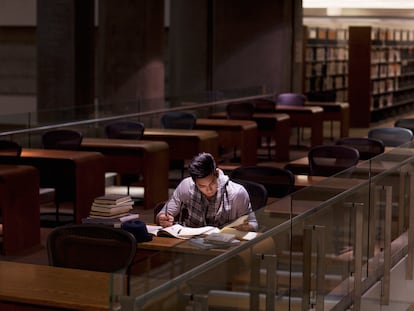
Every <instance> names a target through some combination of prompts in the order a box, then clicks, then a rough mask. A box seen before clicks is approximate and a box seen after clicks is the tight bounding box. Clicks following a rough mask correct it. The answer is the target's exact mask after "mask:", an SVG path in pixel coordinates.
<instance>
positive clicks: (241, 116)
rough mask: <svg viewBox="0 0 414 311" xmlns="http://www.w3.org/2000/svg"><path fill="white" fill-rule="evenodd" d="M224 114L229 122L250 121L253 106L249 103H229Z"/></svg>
mask: <svg viewBox="0 0 414 311" xmlns="http://www.w3.org/2000/svg"><path fill="white" fill-rule="evenodd" d="M226 114H227V119H229V120H251V119H252V118H253V114H254V105H253V104H252V103H251V102H242V103H230V104H227V106H226Z"/></svg>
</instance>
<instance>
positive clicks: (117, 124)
mask: <svg viewBox="0 0 414 311" xmlns="http://www.w3.org/2000/svg"><path fill="white" fill-rule="evenodd" d="M144 130H145V125H144V123H142V122H139V121H129V120H120V121H114V122H111V123H108V124H107V125H106V126H105V134H106V137H108V138H114V139H137V140H139V139H142V136H143V135H144ZM140 178H141V176H139V175H136V174H122V175H120V184H122V185H126V186H127V194H128V195H129V192H130V188H131V185H132V184H133V183H136V182H138V181H139V180H140Z"/></svg>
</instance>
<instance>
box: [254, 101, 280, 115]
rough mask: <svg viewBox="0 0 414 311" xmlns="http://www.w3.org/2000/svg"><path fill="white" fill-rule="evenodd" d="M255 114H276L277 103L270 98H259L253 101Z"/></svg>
mask: <svg viewBox="0 0 414 311" xmlns="http://www.w3.org/2000/svg"><path fill="white" fill-rule="evenodd" d="M251 102H252V104H253V105H254V111H255V112H276V102H275V101H274V100H272V99H268V98H258V99H254V100H252V101H251Z"/></svg>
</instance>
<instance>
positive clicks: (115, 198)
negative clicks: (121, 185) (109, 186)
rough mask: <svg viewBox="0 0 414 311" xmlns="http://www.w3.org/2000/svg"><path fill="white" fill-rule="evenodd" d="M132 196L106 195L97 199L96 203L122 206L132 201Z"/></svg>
mask: <svg viewBox="0 0 414 311" xmlns="http://www.w3.org/2000/svg"><path fill="white" fill-rule="evenodd" d="M131 200H132V199H131V196H129V195H125V194H105V195H102V196H99V197H96V198H95V200H94V203H97V204H112V205H113V204H120V203H123V202H127V201H131Z"/></svg>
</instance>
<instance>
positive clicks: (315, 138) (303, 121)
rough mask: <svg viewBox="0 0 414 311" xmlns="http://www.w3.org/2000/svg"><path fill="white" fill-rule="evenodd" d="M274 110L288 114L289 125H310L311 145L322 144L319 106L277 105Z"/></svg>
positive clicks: (321, 115)
mask: <svg viewBox="0 0 414 311" xmlns="http://www.w3.org/2000/svg"><path fill="white" fill-rule="evenodd" d="M276 111H277V112H278V113H286V114H288V115H289V117H290V126H291V127H310V128H311V146H316V145H322V144H323V109H322V108H321V107H317V106H309V107H308V106H284V105H277V106H276Z"/></svg>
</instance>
